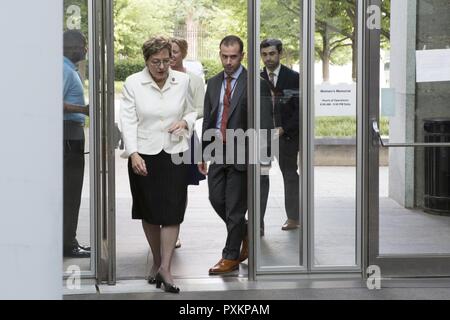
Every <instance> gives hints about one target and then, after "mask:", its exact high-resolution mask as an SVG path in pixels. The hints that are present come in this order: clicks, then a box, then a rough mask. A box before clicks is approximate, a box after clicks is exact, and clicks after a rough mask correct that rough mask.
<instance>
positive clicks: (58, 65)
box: [0, 0, 63, 299]
mask: <svg viewBox="0 0 450 320" xmlns="http://www.w3.org/2000/svg"><path fill="white" fill-rule="evenodd" d="M62 13H63V1H61V0H39V1H35V0H14V1H0V39H1V42H2V44H1V46H0V71H1V73H0V75H1V76H0V99H1V102H0V104H1V120H0V122H1V124H0V137H1V140H0V148H1V149H0V150H1V152H0V199H1V200H0V299H61V297H62V181H63V179H62V154H63V152H62V145H63V142H62V55H63V53H62V31H63V26H62V19H63V17H62Z"/></svg>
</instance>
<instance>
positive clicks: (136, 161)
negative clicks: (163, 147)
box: [131, 152, 148, 177]
mask: <svg viewBox="0 0 450 320" xmlns="http://www.w3.org/2000/svg"><path fill="white" fill-rule="evenodd" d="M131 168H132V169H133V172H134V173H135V174H137V175H140V176H144V177H145V176H147V174H148V172H147V166H146V165H145V161H144V159H142V157H141V156H140V155H139V154H138V153H137V152H135V153H133V154H132V155H131Z"/></svg>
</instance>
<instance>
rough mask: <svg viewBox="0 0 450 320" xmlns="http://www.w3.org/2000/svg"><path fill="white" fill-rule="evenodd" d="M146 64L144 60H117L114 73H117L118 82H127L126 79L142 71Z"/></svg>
mask: <svg viewBox="0 0 450 320" xmlns="http://www.w3.org/2000/svg"><path fill="white" fill-rule="evenodd" d="M144 67H145V63H144V61H143V60H142V59H136V60H131V59H127V60H116V63H115V64H114V71H115V73H116V78H115V80H116V81H125V79H126V78H127V77H128V76H130V75H132V74H133V73H136V72H139V71H142V69H144Z"/></svg>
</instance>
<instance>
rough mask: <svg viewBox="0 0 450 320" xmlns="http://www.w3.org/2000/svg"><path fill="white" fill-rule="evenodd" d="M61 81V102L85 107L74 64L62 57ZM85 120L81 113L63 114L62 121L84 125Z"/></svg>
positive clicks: (79, 79)
mask: <svg viewBox="0 0 450 320" xmlns="http://www.w3.org/2000/svg"><path fill="white" fill-rule="evenodd" d="M63 81H64V83H63V101H64V102H65V103H69V104H74V105H77V106H85V105H86V103H85V102H84V92H83V83H82V82H81V77H80V75H79V73H78V71H77V67H76V66H75V64H74V63H73V62H72V61H70V60H69V59H68V58H66V57H64V68H63ZM85 118H86V116H85V115H84V114H82V113H64V120H71V121H76V122H81V123H83V124H84V120H85Z"/></svg>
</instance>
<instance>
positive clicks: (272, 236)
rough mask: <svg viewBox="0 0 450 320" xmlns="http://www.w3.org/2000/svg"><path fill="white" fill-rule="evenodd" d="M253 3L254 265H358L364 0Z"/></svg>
mask: <svg viewBox="0 0 450 320" xmlns="http://www.w3.org/2000/svg"><path fill="white" fill-rule="evenodd" d="M248 3H249V12H250V15H249V20H248V21H249V39H250V40H249V48H250V51H249V70H250V72H249V73H250V74H253V75H254V77H253V78H252V82H251V83H250V85H249V99H250V101H249V106H252V105H254V106H255V107H254V109H252V110H250V112H251V115H252V117H251V118H252V121H253V123H252V126H250V125H249V127H253V128H255V129H257V130H256V131H257V132H260V133H262V134H260V135H259V136H258V139H259V140H258V144H257V145H258V148H257V151H255V152H256V153H257V154H258V155H259V156H260V158H259V159H258V161H257V163H256V164H255V166H254V167H253V171H252V176H251V179H249V181H251V183H252V184H253V186H252V187H253V189H252V192H250V193H249V194H253V199H251V203H250V206H249V208H250V209H249V213H250V214H249V216H251V217H252V218H253V220H252V219H250V222H251V225H252V231H253V240H254V247H253V249H254V250H253V253H254V255H253V258H254V261H256V263H255V264H254V265H252V264H251V265H250V266H253V267H254V270H253V271H254V272H253V273H252V272H250V274H251V275H252V274H253V275H266V274H282V273H324V272H342V273H359V272H360V270H361V249H362V246H361V241H362V237H361V204H360V203H361V201H362V197H361V193H360V188H359V186H360V185H361V182H360V181H361V179H362V171H361V166H362V162H361V159H362V158H361V150H362V149H361V148H362V145H361V142H362V135H361V131H360V130H358V129H357V128H358V125H360V124H361V117H362V112H361V110H362V104H361V103H358V102H359V100H358V99H357V97H358V96H359V95H360V93H361V88H360V86H359V83H360V76H359V73H358V72H359V70H360V64H361V62H362V56H361V54H360V49H359V46H358V45H359V44H360V39H361V24H362V23H361V21H362V20H361V19H362V18H363V16H362V14H361V6H360V5H359V3H360V1H356V0H355V1H345V2H338V1H335V2H330V1H322V0H315V1H310V0H308V1H307V0H304V1H302V0H294V1H270V0H260V1H249V2H248ZM252 10H253V11H252ZM252 12H253V15H252V14H251V13H252ZM286 21H289V23H286ZM251 59H253V60H251ZM358 90H359V91H358ZM252 97H257V99H256V98H255V99H254V101H252ZM268 144H269V145H270V148H268V147H267V145H268ZM250 271H252V269H251V268H250Z"/></svg>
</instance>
